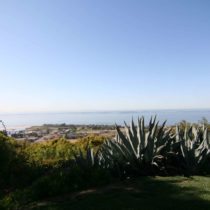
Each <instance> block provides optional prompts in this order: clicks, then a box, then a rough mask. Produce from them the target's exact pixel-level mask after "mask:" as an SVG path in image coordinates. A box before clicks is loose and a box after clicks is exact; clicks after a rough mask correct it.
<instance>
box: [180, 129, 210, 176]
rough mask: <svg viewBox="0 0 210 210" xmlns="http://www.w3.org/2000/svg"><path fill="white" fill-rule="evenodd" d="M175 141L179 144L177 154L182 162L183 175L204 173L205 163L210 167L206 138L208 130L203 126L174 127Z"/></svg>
mask: <svg viewBox="0 0 210 210" xmlns="http://www.w3.org/2000/svg"><path fill="white" fill-rule="evenodd" d="M176 143H177V144H178V145H179V150H178V154H179V155H180V157H181V158H182V160H183V163H184V173H185V175H193V174H198V173H201V172H203V173H205V170H206V168H204V165H207V167H209V169H210V163H209V164H206V163H207V161H208V160H210V142H209V138H208V130H207V128H206V127H205V126H202V127H197V128H196V127H195V126H191V127H189V128H188V127H187V126H186V127H185V128H184V129H180V128H179V127H178V126H177V128H176Z"/></svg>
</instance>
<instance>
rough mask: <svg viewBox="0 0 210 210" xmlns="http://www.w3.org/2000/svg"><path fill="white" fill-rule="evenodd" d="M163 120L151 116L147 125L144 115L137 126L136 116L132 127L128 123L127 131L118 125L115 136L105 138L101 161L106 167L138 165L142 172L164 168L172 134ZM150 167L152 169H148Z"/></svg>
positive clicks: (135, 166)
mask: <svg viewBox="0 0 210 210" xmlns="http://www.w3.org/2000/svg"><path fill="white" fill-rule="evenodd" d="M165 123H166V122H164V123H163V124H162V125H161V126H158V124H159V122H158V121H156V117H154V119H153V118H152V117H151V119H150V122H149V125H148V127H146V126H145V123H144V117H141V118H140V119H138V125H137V127H136V126H135V124H134V122H133V120H132V122H131V125H130V127H129V126H128V125H127V124H126V123H125V133H123V132H122V131H121V129H120V128H119V126H117V125H116V131H117V136H116V139H114V140H111V141H106V142H105V143H104V144H103V146H102V148H101V154H102V158H101V161H102V162H103V164H104V165H105V167H108V168H110V167H116V165H117V166H120V167H121V168H123V170H124V169H126V168H132V169H133V168H135V171H138V172H140V173H143V174H144V173H151V169H152V168H154V167H156V168H158V169H159V170H164V164H163V161H164V155H165V154H166V153H167V152H168V151H169V150H170V144H171V142H172V139H173V136H172V134H171V130H170V129H166V127H165ZM148 170H149V171H148Z"/></svg>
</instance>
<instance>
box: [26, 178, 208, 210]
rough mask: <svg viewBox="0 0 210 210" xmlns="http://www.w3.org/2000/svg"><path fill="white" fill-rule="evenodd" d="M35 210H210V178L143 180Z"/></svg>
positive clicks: (65, 198)
mask: <svg viewBox="0 0 210 210" xmlns="http://www.w3.org/2000/svg"><path fill="white" fill-rule="evenodd" d="M24 209H28V210H29V209H31V210H32V209H33V210H44V209H45V210H61V209H62V210H63V209H64V210H65V209H72V210H84V209H85V210H118V209H119V210H175V209H176V210H177V209H178V210H208V209H210V177H199V176H195V177H192V178H184V177H140V178H138V179H135V180H127V181H123V182H120V183H116V184H113V185H109V186H106V187H104V188H100V189H89V190H86V191H82V192H78V193H74V194H70V195H65V196H60V197H56V198H51V199H48V200H45V201H42V202H36V203H32V204H30V205H28V206H27V207H26V208H24Z"/></svg>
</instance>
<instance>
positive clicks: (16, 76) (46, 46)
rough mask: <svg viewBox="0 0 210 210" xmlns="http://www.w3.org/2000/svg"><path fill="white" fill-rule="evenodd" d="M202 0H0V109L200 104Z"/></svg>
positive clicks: (208, 19)
mask: <svg viewBox="0 0 210 210" xmlns="http://www.w3.org/2000/svg"><path fill="white" fill-rule="evenodd" d="M209 11H210V1H209V0H202V1H198V0H176V1H174V0H130V1H128V0H126V1H125V0H106V1H105V0H87V1H86V0H83V1H82V0H30V1H28V0H19V1H10V0H1V1H0V28H1V30H0V32H1V33H0V76H1V80H0V88H1V89H0V93H1V103H0V112H40V111H49V112H51V111H89V110H94V111H95V110H140V109H186V108H210V12H209Z"/></svg>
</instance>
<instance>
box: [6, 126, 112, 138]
mask: <svg viewBox="0 0 210 210" xmlns="http://www.w3.org/2000/svg"><path fill="white" fill-rule="evenodd" d="M8 135H9V136H11V137H13V138H15V139H16V140H26V141H30V142H42V141H46V140H55V139H59V138H65V139H66V140H69V141H72V142H73V141H77V140H78V139H81V138H83V137H86V136H89V135H98V136H104V137H107V138H108V137H109V138H110V137H114V136H115V126H114V125H73V124H71V125H68V124H65V123H63V124H44V125H41V126H32V127H29V128H26V129H23V130H9V131H8Z"/></svg>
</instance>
